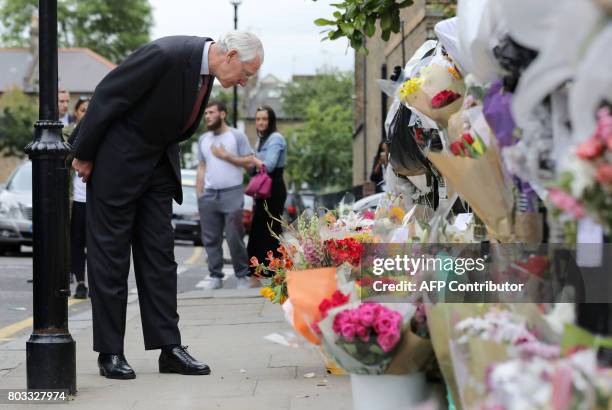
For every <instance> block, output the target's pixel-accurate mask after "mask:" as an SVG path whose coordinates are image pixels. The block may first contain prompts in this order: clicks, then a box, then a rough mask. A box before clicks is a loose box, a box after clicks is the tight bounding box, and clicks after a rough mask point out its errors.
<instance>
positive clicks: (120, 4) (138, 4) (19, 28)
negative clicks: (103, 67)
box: [0, 0, 153, 63]
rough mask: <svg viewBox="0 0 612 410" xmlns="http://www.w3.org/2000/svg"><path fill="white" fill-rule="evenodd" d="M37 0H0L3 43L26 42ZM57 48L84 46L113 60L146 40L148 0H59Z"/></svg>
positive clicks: (19, 44) (149, 23) (149, 18)
mask: <svg viewBox="0 0 612 410" xmlns="http://www.w3.org/2000/svg"><path fill="white" fill-rule="evenodd" d="M37 7H38V0H0V26H1V27H2V35H1V36H0V39H1V40H2V43H3V45H5V46H12V47H24V46H27V45H28V44H29V28H30V25H31V19H32V13H33V12H34V11H35V10H36V9H37ZM57 15H58V27H57V28H58V40H59V45H60V47H87V48H90V49H92V50H94V51H95V52H97V53H99V54H100V55H102V56H104V57H106V58H108V59H109V60H111V61H114V62H116V63H118V62H120V61H121V60H122V59H123V58H124V57H125V56H126V55H128V54H129V53H130V52H131V51H133V50H134V49H136V48H137V47H138V46H140V45H142V44H144V43H146V42H148V41H149V39H150V37H149V30H150V28H151V26H152V24H153V14H152V9H151V5H150V4H149V1H148V0H130V1H125V0H58V4H57Z"/></svg>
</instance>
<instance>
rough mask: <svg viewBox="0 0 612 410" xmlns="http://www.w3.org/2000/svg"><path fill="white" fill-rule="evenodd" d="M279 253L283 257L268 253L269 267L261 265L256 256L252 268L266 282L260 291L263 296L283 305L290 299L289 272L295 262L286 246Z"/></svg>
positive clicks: (280, 248) (252, 260)
mask: <svg viewBox="0 0 612 410" xmlns="http://www.w3.org/2000/svg"><path fill="white" fill-rule="evenodd" d="M277 251H278V252H279V253H280V254H281V257H276V256H274V253H273V252H272V251H268V254H267V257H266V260H267V261H268V265H267V266H266V265H265V264H264V263H260V262H259V261H258V260H257V258H256V257H255V256H253V257H252V258H251V266H252V267H254V268H255V275H256V276H259V277H260V278H261V279H262V281H263V282H264V283H263V284H264V286H263V287H262V288H261V289H260V293H261V294H262V296H264V297H265V298H266V299H269V300H270V301H271V302H272V303H279V304H281V305H282V304H283V303H285V301H286V300H287V297H288V293H287V271H289V270H290V269H292V268H293V260H292V259H291V257H289V252H288V251H287V249H286V248H285V247H284V246H280V247H279V248H278V249H277Z"/></svg>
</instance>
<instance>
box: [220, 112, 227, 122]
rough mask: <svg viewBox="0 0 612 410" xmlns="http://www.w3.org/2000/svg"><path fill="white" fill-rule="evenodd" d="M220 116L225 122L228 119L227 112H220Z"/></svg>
mask: <svg viewBox="0 0 612 410" xmlns="http://www.w3.org/2000/svg"><path fill="white" fill-rule="evenodd" d="M219 115H220V116H221V119H222V120H223V121H225V119H226V118H227V113H226V112H225V111H219Z"/></svg>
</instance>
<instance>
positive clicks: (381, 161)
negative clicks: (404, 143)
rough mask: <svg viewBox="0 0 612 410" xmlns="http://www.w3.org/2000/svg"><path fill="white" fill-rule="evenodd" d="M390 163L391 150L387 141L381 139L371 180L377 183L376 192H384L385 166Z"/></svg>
mask: <svg viewBox="0 0 612 410" xmlns="http://www.w3.org/2000/svg"><path fill="white" fill-rule="evenodd" d="M388 163H389V150H388V148H387V143H386V142H384V141H381V142H380V144H378V150H377V151H376V156H375V157H374V163H373V165H372V173H371V174H370V181H372V182H374V183H375V184H376V192H383V183H384V177H385V167H386V166H387V164H388Z"/></svg>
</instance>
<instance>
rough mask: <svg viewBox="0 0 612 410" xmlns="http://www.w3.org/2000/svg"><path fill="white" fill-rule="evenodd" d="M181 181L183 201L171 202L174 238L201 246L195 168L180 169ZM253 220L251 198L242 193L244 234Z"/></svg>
mask: <svg viewBox="0 0 612 410" xmlns="http://www.w3.org/2000/svg"><path fill="white" fill-rule="evenodd" d="M181 179H182V182H183V203H182V204H181V205H179V204H177V203H176V202H173V203H172V226H173V227H174V238H175V239H177V240H185V241H192V242H193V243H194V245H196V246H202V233H201V232H202V229H201V225H200V212H199V209H198V196H197V193H196V189H195V185H196V170H192V169H183V170H181ZM252 221H253V198H251V197H250V196H248V195H244V203H243V207H242V225H243V226H244V232H245V234H248V233H249V231H250V230H251V223H252Z"/></svg>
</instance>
